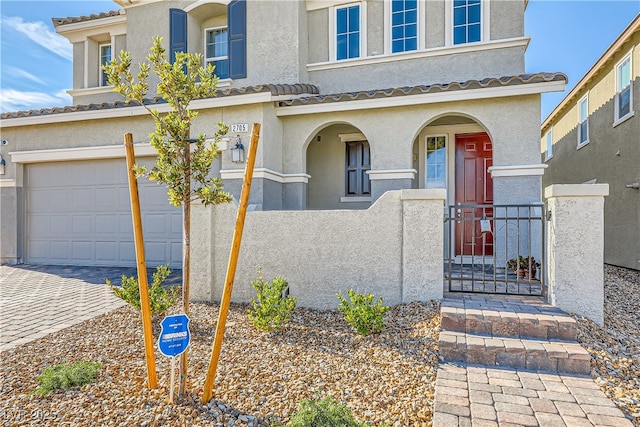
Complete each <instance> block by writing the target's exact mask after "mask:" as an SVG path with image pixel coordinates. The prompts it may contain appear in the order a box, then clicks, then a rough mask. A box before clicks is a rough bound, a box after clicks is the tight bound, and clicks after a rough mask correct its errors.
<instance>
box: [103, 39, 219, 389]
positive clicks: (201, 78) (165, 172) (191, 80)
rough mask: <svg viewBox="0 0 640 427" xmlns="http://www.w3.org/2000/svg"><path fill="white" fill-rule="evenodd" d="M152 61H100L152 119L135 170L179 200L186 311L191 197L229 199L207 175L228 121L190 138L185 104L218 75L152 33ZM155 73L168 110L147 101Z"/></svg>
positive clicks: (205, 93) (212, 86)
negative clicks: (144, 153)
mask: <svg viewBox="0 0 640 427" xmlns="http://www.w3.org/2000/svg"><path fill="white" fill-rule="evenodd" d="M147 59H148V61H149V62H150V64H147V63H142V64H140V66H139V71H138V74H137V76H136V77H135V78H134V76H133V73H132V72H131V54H130V53H129V52H126V51H122V52H120V56H119V58H117V59H115V60H113V61H111V63H110V64H109V65H106V66H105V67H104V70H105V71H106V73H107V75H108V76H109V84H110V85H112V86H113V87H114V91H116V92H118V93H119V94H121V95H122V96H123V97H124V98H126V99H128V100H131V101H134V102H136V103H138V104H140V105H141V106H143V107H144V108H145V109H146V110H147V111H148V112H149V113H150V114H151V117H152V118H153V120H154V121H155V125H156V129H155V132H153V133H151V134H150V135H149V139H150V142H151V145H152V146H153V147H154V148H155V149H156V151H157V153H158V157H157V160H156V163H155V165H154V166H153V168H152V169H151V170H150V171H147V169H146V168H145V167H143V166H139V165H136V166H135V171H136V174H137V176H146V177H148V178H149V179H150V180H152V181H158V182H161V183H164V184H166V185H167V187H168V195H169V202H170V203H171V204H172V205H174V206H182V220H183V230H182V238H183V251H182V254H183V258H182V303H183V309H184V312H185V314H188V313H189V280H190V279H189V277H190V259H191V258H190V257H191V249H190V245H191V223H190V216H191V201H192V200H195V199H200V200H201V201H202V203H204V204H205V205H210V204H218V203H224V202H229V201H231V195H230V194H229V193H226V192H224V190H223V187H222V180H221V179H219V178H211V177H209V172H210V170H211V163H212V161H213V159H214V158H215V157H216V156H217V144H218V142H219V140H220V137H221V136H222V135H224V134H226V133H227V127H226V126H225V125H224V124H222V123H219V124H218V130H217V132H216V134H215V139H214V143H213V144H210V145H209V144H206V143H205V136H204V135H203V134H200V135H198V137H197V138H195V139H191V138H190V130H191V123H192V121H193V119H195V118H196V116H197V115H198V113H197V112H196V111H191V110H189V108H188V107H189V103H190V102H191V101H193V100H194V99H198V98H206V97H210V96H215V94H216V84H217V82H218V77H217V76H215V75H214V74H213V72H214V67H213V66H212V65H211V64H208V65H207V67H206V68H205V67H203V66H202V65H201V64H202V55H201V54H197V53H196V54H189V53H184V52H178V53H176V55H175V61H174V62H173V64H172V63H170V62H169V61H168V60H167V57H166V53H165V48H164V47H162V38H161V37H154V38H153V46H152V47H151V51H150V53H149V55H148V56H147ZM152 69H153V73H154V74H155V75H156V76H157V77H158V80H159V83H158V85H157V89H156V92H157V93H158V95H160V96H161V97H162V99H163V100H164V101H166V103H167V105H169V107H171V110H170V111H168V112H166V113H161V112H159V111H158V110H157V109H152V108H150V106H149V102H148V99H147V93H148V92H149V73H150V72H151V70H152ZM180 373H181V374H182V375H181V380H180V387H179V391H178V393H179V394H182V393H183V392H184V391H185V389H186V378H187V352H186V351H185V352H184V353H182V356H181V360H180Z"/></svg>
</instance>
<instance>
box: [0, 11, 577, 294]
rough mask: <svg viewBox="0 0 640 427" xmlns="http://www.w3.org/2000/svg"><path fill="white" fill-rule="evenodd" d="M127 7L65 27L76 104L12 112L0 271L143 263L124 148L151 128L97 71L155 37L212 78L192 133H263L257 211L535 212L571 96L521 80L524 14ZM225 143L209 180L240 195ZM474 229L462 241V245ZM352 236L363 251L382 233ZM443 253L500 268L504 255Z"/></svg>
mask: <svg viewBox="0 0 640 427" xmlns="http://www.w3.org/2000/svg"><path fill="white" fill-rule="evenodd" d="M117 3H118V4H119V5H120V6H121V7H122V8H123V9H121V10H120V11H115V12H108V13H104V14H100V15H92V16H90V17H79V18H63V19H54V24H55V26H56V31H57V32H58V33H59V34H61V35H63V36H65V37H67V38H68V39H69V40H70V42H71V43H72V44H73V52H74V65H73V89H72V90H70V91H69V93H70V94H71V95H72V97H73V104H74V105H73V106H70V107H64V108H53V109H45V110H40V111H23V112H15V113H7V114H3V115H2V120H0V126H1V128H2V133H3V138H4V139H7V140H8V141H9V143H10V144H9V145H8V149H7V148H4V147H3V153H7V151H9V152H10V154H9V155H8V156H7V155H6V154H5V157H6V158H7V173H6V175H5V176H4V177H3V178H4V179H3V181H2V182H3V184H2V186H1V191H2V193H1V194H2V202H3V203H2V239H1V240H2V248H1V249H0V251H1V254H0V255H1V257H2V261H3V262H27V263H58V264H88V265H123V264H126V265H133V251H132V242H131V238H130V224H128V223H127V221H128V219H127V218H128V217H127V209H128V205H127V200H128V195H127V192H126V191H127V190H126V185H124V184H123V183H125V182H126V180H125V178H124V175H125V172H124V171H125V169H124V160H123V159H122V157H123V155H124V154H123V153H124V150H123V149H122V147H121V145H122V142H121V141H122V135H123V134H124V133H125V132H131V133H133V135H134V139H135V141H136V142H139V143H141V144H140V145H139V146H138V147H137V154H138V155H143V156H147V157H150V156H152V155H153V150H152V149H151V148H150V147H149V146H148V144H145V143H147V142H148V139H147V135H148V133H149V132H151V131H152V130H153V123H152V121H151V119H150V118H149V117H148V116H147V114H146V112H145V111H144V109H142V108H141V107H138V106H131V105H127V104H125V103H123V102H122V100H121V99H120V98H119V95H117V94H115V93H113V92H112V90H111V88H110V87H108V86H105V84H106V81H105V78H104V75H103V74H102V72H101V71H100V65H101V64H104V63H105V62H107V61H108V60H109V59H111V58H112V57H114V55H116V52H119V51H120V50H121V49H126V50H128V51H130V52H131V54H132V58H133V61H132V62H133V63H134V64H135V63H137V62H141V61H143V60H144V58H145V57H146V54H147V53H148V50H149V47H150V45H151V37H152V35H154V34H157V35H160V36H162V37H163V38H164V40H165V44H166V47H167V49H168V51H170V52H174V51H178V50H183V49H186V50H187V51H188V52H200V53H203V54H204V56H205V58H206V61H207V62H211V63H214V64H215V65H216V67H217V70H218V74H219V75H220V77H221V80H220V84H219V94H218V96H217V97H215V98H210V99H203V100H198V101H196V102H193V104H192V107H193V108H194V109H197V110H199V113H200V114H199V117H198V119H197V121H196V122H195V124H194V127H193V129H192V130H193V132H194V133H197V132H204V133H208V134H213V132H214V131H215V129H216V123H218V122H219V121H224V122H225V123H227V124H231V125H234V124H237V125H243V124H249V125H250V124H251V123H252V122H259V123H261V124H262V132H261V140H260V147H259V149H258V158H257V164H256V170H255V174H254V183H253V186H252V190H251V191H252V192H251V198H250V203H251V204H252V208H253V210H255V211H279V210H287V211H302V210H336V209H349V210H350V212H352V211H353V210H354V209H367V208H369V207H371V206H372V204H373V203H374V202H376V200H378V199H379V198H381V196H382V195H383V194H384V193H385V192H387V191H389V190H403V189H442V190H444V191H442V192H441V194H444V195H445V196H444V197H445V198H446V203H447V204H448V205H455V204H474V205H480V206H481V207H482V209H488V210H487V212H488V211H490V209H491V207H492V206H493V204H510V203H511V204H514V203H523V204H528V203H536V202H537V203H539V202H540V201H541V184H542V174H543V171H544V168H545V167H546V166H545V165H543V164H540V158H539V152H538V140H539V124H540V94H541V93H543V92H549V91H561V90H563V89H564V86H565V84H566V76H565V75H564V74H562V73H538V74H525V66H524V57H525V50H526V48H527V45H528V43H529V37H526V36H525V35H524V12H525V8H526V3H527V2H526V1H525V0H519V1H518V0H514V1H497V0H455V1H445V0H437V1H435V0H434V1H411V0H404V1H403V0H393V1H391V0H384V1H382V0H369V1H351V0H348V1H346V0H327V1H317V0H306V1H303V0H300V1H289V0H281V1H277V0H276V1H273V0H270V1H259V0H255V1H244V0H233V1H231V2H228V1H224V0H219V1H206V0H200V1H160V0H157V1H139V0H127V1H125V0H119V1H117ZM158 106H159V108H160V109H162V108H163V106H162V104H158ZM229 136H230V138H229V142H228V146H227V147H222V149H223V152H222V156H221V157H220V159H219V160H218V161H217V164H216V165H215V173H217V174H219V175H220V176H221V177H222V178H223V179H224V182H225V187H226V188H227V189H228V190H229V191H230V192H232V193H233V194H234V195H235V196H236V197H238V195H239V192H240V188H241V184H242V173H243V167H244V165H243V164H242V163H235V162H233V161H232V158H231V154H230V152H229V151H230V150H228V148H232V147H233V146H234V145H235V142H236V141H237V139H238V138H240V140H241V142H242V143H243V144H245V146H246V144H247V143H248V140H249V138H248V135H247V134H246V133H243V127H242V126H236V127H233V129H232V132H231V133H230V135H229ZM150 160H152V159H150ZM114 182H118V185H117V186H114V185H113V184H114ZM513 188H518V191H513V190H512V189H513ZM147 190H148V191H147ZM147 190H145V191H147V192H146V193H145V194H147V193H149V195H148V199H149V200H150V203H152V204H153V205H154V206H158V207H157V208H152V209H148V211H147V212H146V214H145V221H146V223H145V233H150V234H151V236H150V238H149V239H148V240H147V244H151V245H155V246H153V247H155V248H156V249H157V251H153V250H152V251H151V252H152V253H154V254H155V258H154V260H155V262H173V263H174V264H175V263H179V252H177V251H178V248H179V246H180V236H179V233H180V231H179V228H177V224H178V223H179V218H176V215H175V210H173V209H172V208H170V207H168V206H164V207H160V204H161V203H160V202H161V201H163V200H162V197H161V196H160V191H159V189H158V188H157V187H153V186H152V187H150V189H147ZM151 190H153V191H151ZM153 192H157V193H158V194H150V193H153ZM421 194H422V193H421ZM425 194H426V193H425ZM429 194H430V193H429ZM438 194H440V193H438ZM144 201H145V200H144V197H143V203H144ZM147 206H148V205H147ZM349 215H350V214H349ZM178 217H179V214H178ZM391 219H392V220H393V221H395V222H397V221H400V223H401V222H402V217H401V216H395V217H391ZM387 224H388V225H389V226H390V227H395V226H396V225H394V224H393V223H391V222H387ZM400 225H401V224H400ZM434 226H435V227H436V229H438V230H441V229H440V227H441V223H440V224H435V225H434ZM462 228H463V227H461V226H460V227H458V226H456V225H455V224H454V225H453V226H452V228H451V229H450V230H451V233H452V234H453V233H459V235H460V236H461V238H460V239H458V238H456V242H457V241H461V240H462V236H463V234H464V233H463V232H462ZM344 232H345V233H347V234H348V233H353V235H352V239H354V240H358V239H359V236H358V233H370V232H371V230H367V228H366V227H364V228H358V229H352V230H344ZM464 235H465V236H466V234H464ZM283 237H286V238H288V239H291V242H297V241H300V240H301V239H306V238H312V237H310V236H307V237H304V236H296V235H286V233H285V236H283ZM452 238H453V237H452ZM165 241H169V242H172V243H171V245H163V242H165ZM476 243H477V242H476ZM503 246H504V245H503ZM539 246H540V245H539V244H538V248H537V250H538V251H539V250H540V247H539ZM317 250H318V251H322V250H323V248H317ZM398 250H399V251H400V249H398ZM446 250H447V251H451V253H450V255H452V256H456V257H459V258H463V257H465V256H471V255H473V254H476V255H477V254H479V253H482V254H485V255H488V256H489V257H491V256H492V253H491V251H492V250H493V247H491V248H489V247H488V246H484V247H483V246H480V247H471V246H469V245H468V244H467V242H465V243H464V244H462V245H451V246H450V249H446ZM512 250H516V251H517V250H518V249H517V248H516V249H512ZM454 252H455V253H454ZM148 253H149V251H148ZM386 255H387V256H391V257H392V256H395V255H396V254H395V253H387V254H386ZM516 255H517V254H516ZM336 256H339V254H336ZM398 256H407V254H404V255H403V254H401V253H400V254H399V255H398ZM438 256H441V254H438ZM504 256H506V255H504ZM504 256H503V258H504ZM509 256H515V255H514V254H510V255H509ZM494 262H495V261H494ZM255 263H258V264H259V263H260V260H256V261H255ZM496 263H497V264H500V265H501V266H504V259H499V260H498V261H497V262H496ZM368 265H369V264H367V263H366V262H365V263H363V264H362V266H361V267H360V268H362V269H363V270H364V269H366V268H368ZM399 265H400V267H398V268H400V269H402V268H404V267H402V265H403V264H402V263H400V264H399ZM247 268H249V269H251V271H252V273H250V274H255V272H256V271H257V269H256V268H255V265H251V266H249V267H247ZM282 268H283V269H284V267H282ZM353 268H359V267H358V266H353ZM439 268H440V270H438V271H440V272H441V268H442V264H441V263H440V267H439ZM265 273H266V272H265ZM277 273H278V274H285V275H286V274H287V272H286V271H282V270H281V271H279V272H277ZM361 273H362V274H357V275H356V276H357V277H359V279H357V280H360V282H361V284H364V283H366V282H367V280H368V279H367V275H366V274H365V273H366V271H363V272H361ZM247 274H249V273H247ZM397 274H398V275H399V276H400V277H402V276H403V273H402V272H401V271H400V272H399V273H397ZM436 276H437V275H436ZM243 277H244V276H243ZM321 279H322V278H321ZM322 280H324V279H322ZM354 280H356V279H354ZM439 280H442V275H441V274H440V279H439Z"/></svg>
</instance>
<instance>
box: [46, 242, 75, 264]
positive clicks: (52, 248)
mask: <svg viewBox="0 0 640 427" xmlns="http://www.w3.org/2000/svg"><path fill="white" fill-rule="evenodd" d="M72 256H73V253H72V251H71V242H69V241H67V240H52V241H51V242H50V243H49V258H51V259H52V260H67V259H71V258H72Z"/></svg>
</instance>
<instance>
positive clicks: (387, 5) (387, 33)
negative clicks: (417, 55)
mask: <svg viewBox="0 0 640 427" xmlns="http://www.w3.org/2000/svg"><path fill="white" fill-rule="evenodd" d="M391 1H392V0H389V1H385V2H384V22H385V28H384V53H385V55H399V54H403V53H405V54H406V53H411V52H419V51H421V50H425V40H424V38H425V37H424V34H425V33H424V31H425V29H426V21H425V15H424V7H425V6H424V0H417V3H418V8H417V14H418V22H417V25H418V31H417V35H416V37H417V38H418V48H417V49H416V50H405V51H403V52H391V32H392V28H393V26H392V25H391V23H392V19H393V17H392V13H391Z"/></svg>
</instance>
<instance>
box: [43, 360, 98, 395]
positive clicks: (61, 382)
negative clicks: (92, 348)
mask: <svg viewBox="0 0 640 427" xmlns="http://www.w3.org/2000/svg"><path fill="white" fill-rule="evenodd" d="M100 367H102V363H99V362H91V361H84V362H76V363H74V364H72V365H68V364H66V363H61V364H59V365H55V366H49V367H48V368H46V369H45V370H44V371H43V372H42V374H41V375H40V376H39V377H38V378H37V381H38V383H39V384H40V386H39V387H38V388H36V389H35V390H34V391H33V393H34V394H37V395H40V396H41V397H46V396H48V395H50V394H51V392H53V391H54V390H68V389H70V388H72V387H81V386H83V385H85V384H89V383H90V382H92V381H93V380H94V379H95V378H96V373H97V372H98V369H100Z"/></svg>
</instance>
